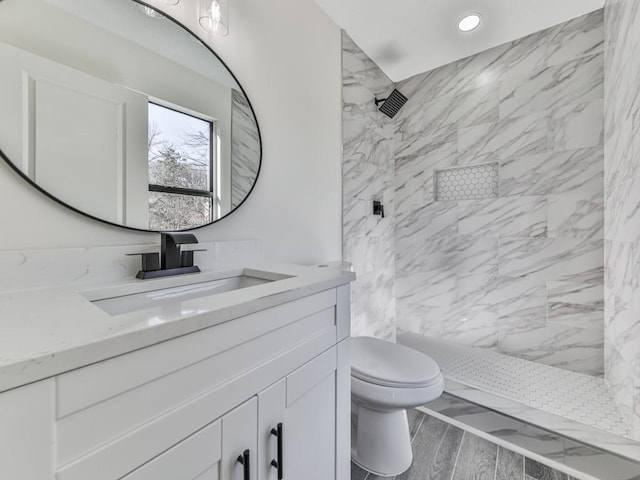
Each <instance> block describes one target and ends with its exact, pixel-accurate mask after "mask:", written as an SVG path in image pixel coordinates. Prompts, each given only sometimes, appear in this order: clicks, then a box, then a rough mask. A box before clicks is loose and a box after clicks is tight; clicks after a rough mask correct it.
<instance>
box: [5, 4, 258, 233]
mask: <svg viewBox="0 0 640 480" xmlns="http://www.w3.org/2000/svg"><path fill="white" fill-rule="evenodd" d="M3 1H5V0H0V2H3ZM130 1H133V2H136V3H138V4H140V5H142V6H145V7H150V8H153V9H154V10H157V7H155V6H153V5H150V4H148V3H146V2H144V1H142V0H130ZM160 13H161V14H162V15H163V16H164V17H165V18H167V19H168V20H170V21H172V22H173V23H174V24H176V25H178V26H179V27H181V28H183V29H184V30H185V31H187V32H188V33H190V34H191V35H192V36H193V37H194V38H195V39H197V40H198V42H199V43H200V44H201V45H202V46H203V47H205V48H206V49H207V50H209V52H210V53H211V54H212V55H213V56H214V57H215V58H216V59H217V60H218V61H219V62H220V63H221V64H222V65H223V66H224V68H226V69H227V71H228V72H229V74H230V75H231V77H232V78H233V79H234V80H235V82H236V83H237V84H238V87H239V88H240V91H241V92H242V94H243V95H244V96H245V98H246V99H247V103H248V104H249V108H250V109H251V113H252V114H253V118H254V119H255V123H256V131H257V133H258V145H259V147H260V157H259V162H258V171H257V172H256V178H255V180H254V181H253V184H252V185H251V188H250V189H249V191H248V192H247V194H246V195H245V197H244V198H243V199H242V201H241V202H240V203H239V204H238V205H236V206H235V207H234V208H233V209H231V210H230V211H229V212H228V213H226V214H224V215H223V216H221V217H220V218H217V219H216V220H214V221H213V222H209V223H206V224H204V225H200V226H198V227H193V228H187V229H184V230H180V231H191V230H198V229H200V228H204V227H208V226H210V225H213V224H214V223H217V222H219V221H220V220H222V219H224V218H226V217H228V216H229V215H231V214H232V213H234V212H235V211H236V210H238V208H240V207H241V206H242V204H244V202H245V201H246V200H247V198H249V196H250V195H251V193H252V192H253V189H254V188H255V186H256V183H258V178H259V177H260V171H261V170H262V135H261V133H260V125H259V123H258V117H257V116H256V112H255V110H254V109H253V105H252V104H251V100H249V96H248V95H247V94H246V92H245V90H244V88H243V87H242V84H241V83H240V82H239V81H238V79H237V78H236V76H235V74H234V73H233V72H232V71H231V69H230V68H229V67H228V66H227V64H226V63H225V62H224V60H222V59H221V58H220V57H219V56H218V54H217V53H216V52H215V51H214V50H213V49H212V48H211V47H210V46H209V45H207V43H205V41H204V40H203V39H202V38H200V36H198V35H196V34H195V32H193V31H192V30H191V29H189V28H188V27H186V26H185V25H184V24H183V23H182V22H180V21H178V20H176V19H175V18H173V17H172V16H171V15H169V14H168V13H166V12H164V11H160ZM0 158H2V159H3V160H4V161H5V162H6V163H7V164H8V165H9V167H11V169H12V170H13V171H14V172H16V173H17V174H18V175H19V176H20V177H22V179H23V180H25V181H26V182H27V183H29V184H30V185H31V186H32V187H34V188H35V189H36V190H38V191H39V192H40V193H42V194H43V195H44V196H46V197H48V198H49V199H51V200H53V201H54V202H56V203H58V204H60V205H62V206H63V207H65V208H67V209H69V210H71V211H73V212H75V213H78V214H80V215H82V216H84V217H88V218H91V219H92V220H96V221H98V222H100V223H104V224H107V225H112V226H114V227H119V228H125V229H127V230H132V231H136V232H146V233H163V231H161V230H148V229H144V228H136V227H128V226H126V225H122V224H119V223H115V222H110V221H108V220H104V219H102V218H99V217H96V216H94V215H91V214H89V213H86V212H83V211H82V210H80V209H78V208H76V207H74V206H72V205H69V204H68V203H66V202H64V201H62V200H60V199H59V198H57V197H56V196H55V195H52V194H51V193H49V192H48V191H46V190H45V189H43V188H42V187H40V186H39V185H38V184H37V183H35V182H34V181H33V180H31V179H30V178H29V177H28V176H27V175H25V174H24V173H23V172H22V170H20V168H18V167H17V166H16V164H14V163H13V162H12V161H11V160H10V159H9V157H7V155H6V154H5V153H4V152H3V151H2V148H0Z"/></svg>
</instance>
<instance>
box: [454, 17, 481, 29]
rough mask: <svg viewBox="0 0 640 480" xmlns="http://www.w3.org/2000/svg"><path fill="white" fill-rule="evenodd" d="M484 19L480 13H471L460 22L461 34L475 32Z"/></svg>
mask: <svg viewBox="0 0 640 480" xmlns="http://www.w3.org/2000/svg"><path fill="white" fill-rule="evenodd" d="M481 20H482V17H481V16H480V14H478V13H470V14H469V15H465V16H464V17H462V19H461V20H460V21H459V22H458V30H460V31H461V32H470V31H471V30H475V29H476V28H478V25H480V21H481Z"/></svg>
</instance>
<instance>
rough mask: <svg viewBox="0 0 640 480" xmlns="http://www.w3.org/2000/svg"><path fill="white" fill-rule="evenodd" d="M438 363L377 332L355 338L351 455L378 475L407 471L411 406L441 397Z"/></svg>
mask: <svg viewBox="0 0 640 480" xmlns="http://www.w3.org/2000/svg"><path fill="white" fill-rule="evenodd" d="M443 389H444V379H443V377H442V373H441V372H440V367H439V366H438V364H437V363H436V362H435V361H434V360H433V359H431V358H430V357H428V356H427V355H424V354H423V353H421V352H418V351H416V350H413V349H411V348H409V347H405V346H402V345H398V344H395V343H391V342H387V341H385V340H380V339H377V338H373V337H354V338H352V339H351V400H352V434H351V459H352V461H353V462H354V463H355V464H356V465H358V466H360V467H361V468H363V469H364V470H366V471H368V472H371V473H373V474H375V475H378V476H383V477H391V476H394V475H398V474H400V473H402V472H404V471H406V470H407V469H408V468H409V467H410V466H411V462H412V460H413V454H412V452H411V439H410V437H409V424H408V421H407V412H406V409H407V408H413V407H417V406H419V405H423V404H425V403H427V402H430V401H432V400H435V399H436V398H438V397H439V396H440V395H441V394H442V391H443Z"/></svg>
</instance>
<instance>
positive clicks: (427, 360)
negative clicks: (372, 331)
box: [351, 337, 440, 388]
mask: <svg viewBox="0 0 640 480" xmlns="http://www.w3.org/2000/svg"><path fill="white" fill-rule="evenodd" d="M351 375H353V376H354V377H356V378H359V379H360V380H363V381H365V382H369V383H373V384H376V385H381V386H385V387H406V388H410V387H426V386H428V385H430V384H432V383H433V382H434V381H436V380H438V379H439V376H440V367H439V366H438V364H437V363H436V362H435V361H434V360H433V359H432V358H431V357H428V356H427V355H425V354H424V353H421V352H418V351H417V350H413V349H412V348H409V347H405V346H404V345H398V344H396V343H391V342H387V341H385V340H380V339H378V338H373V337H353V338H352V339H351Z"/></svg>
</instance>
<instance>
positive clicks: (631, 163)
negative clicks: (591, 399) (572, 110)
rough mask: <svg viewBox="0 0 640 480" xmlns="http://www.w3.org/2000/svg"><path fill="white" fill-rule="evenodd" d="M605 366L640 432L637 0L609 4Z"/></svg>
mask: <svg viewBox="0 0 640 480" xmlns="http://www.w3.org/2000/svg"><path fill="white" fill-rule="evenodd" d="M604 50H605V98H606V102H605V111H604V118H605V160H604V163H605V166H604V172H605V179H604V184H605V201H604V212H605V227H604V238H605V246H606V248H605V265H606V278H605V285H606V289H605V306H604V311H605V333H604V339H605V363H606V365H605V369H606V376H607V379H608V380H609V382H610V383H611V391H612V394H613V396H614V398H615V400H616V402H618V405H619V407H620V409H621V410H622V411H624V412H625V414H626V415H627V419H628V422H629V425H631V426H632V429H633V433H634V435H635V438H636V439H638V440H640V347H639V345H640V301H639V300H640V296H639V295H638V286H639V285H640V281H639V276H640V274H639V273H638V272H640V269H639V268H638V267H639V265H640V264H639V262H638V260H639V258H640V257H639V256H638V255H639V254H640V170H638V159H639V158H640V156H639V153H640V141H639V140H638V134H639V133H640V93H639V92H640V89H639V88H638V85H640V57H639V56H638V55H639V54H640V4H639V3H638V2H637V1H635V0H607V2H606V5H605V48H604Z"/></svg>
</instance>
